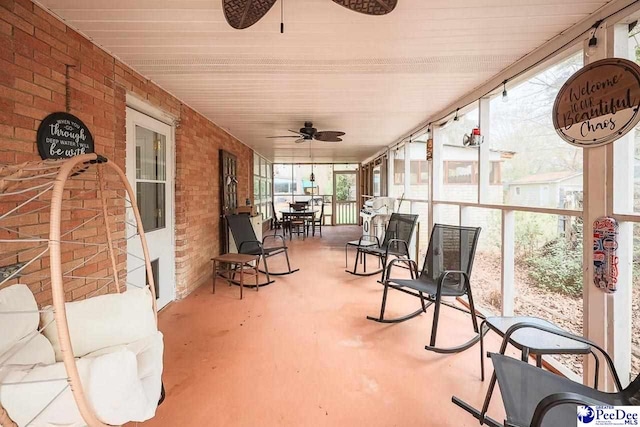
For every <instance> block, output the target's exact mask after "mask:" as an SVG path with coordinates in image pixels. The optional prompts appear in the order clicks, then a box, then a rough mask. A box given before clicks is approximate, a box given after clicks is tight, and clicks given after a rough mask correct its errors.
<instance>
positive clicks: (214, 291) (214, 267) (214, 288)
mask: <svg viewBox="0 0 640 427" xmlns="http://www.w3.org/2000/svg"><path fill="white" fill-rule="evenodd" d="M217 274H218V272H217V271H216V261H215V260H214V261H213V290H212V292H211V293H213V294H215V293H216V275H217Z"/></svg>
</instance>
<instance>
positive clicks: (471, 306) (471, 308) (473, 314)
mask: <svg viewBox="0 0 640 427" xmlns="http://www.w3.org/2000/svg"><path fill="white" fill-rule="evenodd" d="M467 296H468V297H469V311H470V312H471V323H472V324H473V331H474V332H475V333H478V318H477V315H476V306H475V304H474V303H473V295H472V294H471V285H470V284H469V285H468V286H467Z"/></svg>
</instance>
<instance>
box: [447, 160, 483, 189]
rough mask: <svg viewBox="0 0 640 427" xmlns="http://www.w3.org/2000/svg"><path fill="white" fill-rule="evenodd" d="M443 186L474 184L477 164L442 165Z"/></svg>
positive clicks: (452, 163)
mask: <svg viewBox="0 0 640 427" xmlns="http://www.w3.org/2000/svg"><path fill="white" fill-rule="evenodd" d="M444 165H445V166H444V183H445V184H475V183H477V182H478V181H477V178H478V172H477V168H478V162H452V161H448V162H445V163H444Z"/></svg>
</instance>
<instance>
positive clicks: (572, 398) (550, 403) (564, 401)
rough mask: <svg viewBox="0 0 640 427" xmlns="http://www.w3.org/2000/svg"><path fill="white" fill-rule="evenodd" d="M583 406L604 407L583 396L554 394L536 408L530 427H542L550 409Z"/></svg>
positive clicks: (600, 403) (601, 403)
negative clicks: (563, 406)
mask: <svg viewBox="0 0 640 427" xmlns="http://www.w3.org/2000/svg"><path fill="white" fill-rule="evenodd" d="M568 404H571V405H584V406H597V405H604V403H603V402H599V401H597V400H594V399H592V398H590V397H587V396H583V395H581V394H578V393H567V392H564V393H554V394H550V395H549V396H547V397H545V398H544V399H542V400H541V401H540V402H539V403H538V406H536V410H535V411H534V413H533V418H532V419H531V427H540V426H542V422H543V420H544V416H545V415H546V414H547V412H549V411H550V410H551V409H552V408H555V407H556V406H560V405H568Z"/></svg>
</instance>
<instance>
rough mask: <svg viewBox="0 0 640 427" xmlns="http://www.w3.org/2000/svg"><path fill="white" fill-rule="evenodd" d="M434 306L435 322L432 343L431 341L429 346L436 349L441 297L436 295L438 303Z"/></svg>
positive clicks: (432, 324) (432, 329)
mask: <svg viewBox="0 0 640 427" xmlns="http://www.w3.org/2000/svg"><path fill="white" fill-rule="evenodd" d="M434 305H435V308H434V309H433V322H432V323H431V341H429V345H430V346H431V347H435V345H436V335H437V333H438V317H440V295H436V301H435V303H434Z"/></svg>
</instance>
